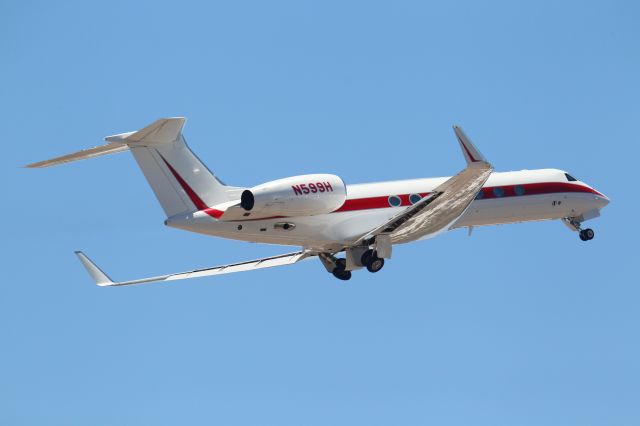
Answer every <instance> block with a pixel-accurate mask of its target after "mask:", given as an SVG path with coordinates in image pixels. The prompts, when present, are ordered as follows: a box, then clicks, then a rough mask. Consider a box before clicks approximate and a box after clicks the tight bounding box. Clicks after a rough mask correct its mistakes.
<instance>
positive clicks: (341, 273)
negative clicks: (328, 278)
mask: <svg viewBox="0 0 640 426" xmlns="http://www.w3.org/2000/svg"><path fill="white" fill-rule="evenodd" d="M346 267H347V261H346V259H336V267H335V268H334V269H333V272H332V274H333V276H334V277H336V278H337V279H339V280H342V281H348V280H350V279H351V271H345V268H346Z"/></svg>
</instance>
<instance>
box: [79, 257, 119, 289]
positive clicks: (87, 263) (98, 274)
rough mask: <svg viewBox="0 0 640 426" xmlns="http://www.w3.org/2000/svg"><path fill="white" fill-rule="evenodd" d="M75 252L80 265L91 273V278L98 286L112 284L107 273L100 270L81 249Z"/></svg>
mask: <svg viewBox="0 0 640 426" xmlns="http://www.w3.org/2000/svg"><path fill="white" fill-rule="evenodd" d="M75 253H76V256H78V259H80V262H82V266H84V267H85V269H86V270H87V272H88V273H89V275H91V278H93V280H94V281H95V282H96V284H97V285H99V286H100V287H105V286H110V285H112V284H113V281H111V278H109V277H108V276H107V274H105V273H104V272H102V270H101V269H100V268H98V266H97V265H96V264H95V263H93V262H92V261H91V259H89V258H88V257H87V255H85V254H84V253H83V252H81V251H76V252H75Z"/></svg>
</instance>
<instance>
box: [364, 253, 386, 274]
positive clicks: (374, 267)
mask: <svg viewBox="0 0 640 426" xmlns="http://www.w3.org/2000/svg"><path fill="white" fill-rule="evenodd" d="M383 266H384V259H381V258H379V257H378V256H374V257H372V258H371V259H370V260H369V263H367V271H369V272H372V273H375V272H378V271H379V270H380V269H382V267H383Z"/></svg>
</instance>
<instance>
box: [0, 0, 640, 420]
mask: <svg viewBox="0 0 640 426" xmlns="http://www.w3.org/2000/svg"><path fill="white" fill-rule="evenodd" d="M133 3H134V2H127V1H109V2H80V1H78V2H17V1H13V2H11V1H9V2H3V3H2V4H0V53H1V54H2V66H1V67H0V78H1V81H2V82H3V84H2V96H1V97H0V113H1V114H2V117H3V120H2V121H3V134H4V137H3V141H4V146H5V149H4V153H3V155H2V156H1V158H0V162H1V165H2V167H0V173H1V177H2V182H4V185H3V189H4V194H5V196H4V199H5V202H4V204H3V208H2V220H0V224H1V225H0V226H1V228H0V229H1V230H2V244H0V250H1V254H2V256H1V257H0V258H1V259H2V266H3V268H2V269H3V279H2V285H1V286H0V339H1V341H2V346H1V351H0V423H2V424H7V425H9V424H11V425H41V424H52V425H57V424H59V425H85V424H94V425H111V424H119V425H140V424H153V425H163V424H194V423H198V424H201V423H208V424H224V425H265V424H277V425H280V426H282V425H326V424H335V425H341V424H345V425H347V424H349V425H351V424H367V425H388V424H402V425H423V424H439V425H468V424H476V425H496V424H510V425H513V424H517V425H540V424H551V425H554V424H557V425H581V426H584V425H601V424H615V425H637V424H638V423H639V422H640V404H638V401H639V400H640V364H639V362H638V359H640V339H638V325H639V321H640V313H639V310H638V298H639V297H640V289H639V288H638V284H637V272H636V271H635V266H636V264H637V262H638V260H639V258H638V251H637V244H636V243H635V240H636V238H637V231H636V229H635V225H636V221H637V219H636V217H635V213H636V212H637V211H638V208H639V207H640V206H639V205H638V201H637V195H636V193H637V189H636V178H635V171H636V170H637V167H638V166H637V158H638V154H639V153H640V152H639V149H638V136H637V126H638V125H637V123H638V117H639V114H640V106H639V104H638V99H639V98H640V90H639V85H638V75H640V51H639V50H638V40H640V27H639V26H638V20H639V18H640V16H639V15H640V14H639V9H638V5H637V3H636V2H630V1H629V2H622V1H611V2H589V1H587V2H578V1H575V2H572V1H568V2H549V1H541V2H528V3H519V2H440V3H430V2H389V3H377V2H328V1H324V2H304V1H299V2H202V3H192V2H142V1H141V2H135V4H133ZM178 115H183V116H186V117H188V119H189V121H188V123H187V126H186V128H185V135H186V138H187V140H188V141H189V143H190V145H191V147H192V148H193V149H194V151H195V152H196V153H197V154H198V155H199V156H200V157H201V158H202V159H203V160H204V161H205V163H206V164H207V165H208V166H209V167H210V168H211V169H212V170H214V171H215V172H216V173H217V174H218V175H219V176H220V177H221V178H222V179H223V180H225V181H227V182H229V183H232V184H234V185H238V186H243V185H246V186H251V185H254V184H258V183H261V182H263V181H266V180H271V179H275V178H279V177H284V176H289V175H295V174H301V173H308V172H326V173H336V174H338V175H340V176H342V177H343V179H344V180H345V181H346V182H348V183H358V182H367V181H376V180H389V179H399V178H414V177H424V176H442V175H449V174H453V173H456V172H457V171H458V170H459V169H460V168H461V167H463V165H464V162H463V159H462V157H461V155H460V152H459V150H458V147H457V146H456V142H455V139H454V136H453V132H452V131H451V125H452V124H454V123H457V124H460V125H462V126H463V127H464V129H465V131H466V132H467V133H468V134H469V136H470V137H471V138H472V139H473V140H474V141H475V143H476V144H477V145H478V146H479V148H480V149H481V150H482V151H483V153H484V154H485V155H486V156H487V157H488V158H489V159H490V160H491V161H492V162H493V164H494V165H495V166H496V168H497V169H498V170H520V169H523V168H529V169H533V168H540V167H558V168H563V169H566V170H568V171H570V172H571V173H572V174H574V175H576V176H578V177H579V178H582V179H583V180H585V181H586V182H587V183H590V184H592V185H593V186H595V187H596V188H597V189H599V190H600V191H602V192H604V193H605V194H607V195H608V196H610V197H611V199H612V200H613V202H612V204H611V205H610V206H609V207H607V209H606V210H605V211H604V214H603V217H601V218H600V219H597V220H596V221H593V223H591V224H590V226H592V227H593V228H594V230H595V231H596V238H595V239H594V240H593V241H591V242H589V243H583V242H581V241H579V239H578V238H577V235H576V234H573V233H571V232H569V231H568V230H567V229H566V228H565V227H564V226H563V225H562V224H560V223H553V222H548V223H530V224H523V225H519V226H515V225H510V226H499V227H492V228H483V229H477V230H476V231H475V232H474V234H473V236H472V237H467V236H466V232H464V231H457V232H452V233H449V234H447V235H444V236H442V237H439V238H438V239H435V240H431V241H424V242H421V243H417V244H412V245H407V246H400V247H397V248H396V249H395V250H394V258H393V259H392V260H391V261H389V262H388V263H387V265H386V266H385V269H384V270H383V271H382V272H380V273H378V274H375V275H373V274H368V273H366V272H361V273H357V274H354V278H353V279H352V280H351V281H350V282H348V283H346V284H345V283H342V282H339V281H337V280H335V279H334V278H333V277H332V276H331V275H330V274H327V273H326V272H324V270H323V268H322V267H321V265H320V263H319V262H307V263H303V264H299V265H295V266H293V267H290V268H279V269H272V270H265V271H259V272H252V273H247V274H238V275H229V276H222V277H213V278H207V279H200V280H194V281H191V282H175V283H172V284H167V285H162V284H160V285H153V286H151V285H150V286H141V287H135V288H116V289H102V288H97V287H95V286H93V285H92V283H91V282H90V280H89V278H88V276H87V275H86V273H85V271H84V270H83V269H82V268H81V266H80V265H79V263H78V262H77V260H76V259H75V257H74V256H73V251H74V250H77V249H83V250H85V251H86V252H87V253H88V254H89V255H91V256H92V257H93V258H94V259H95V260H96V261H97V262H98V263H99V264H100V265H101V266H103V267H104V269H105V270H106V271H107V272H108V273H110V274H111V275H112V276H113V277H115V278H116V279H127V278H136V277H139V276H146V275H151V274H160V273H166V272H175V271H181V270H185V269H191V268H195V267H204V266H209V265H215V264H219V263H226V262H233V261H239V260H244V259H252V258H255V257H259V256H263V255H272V254H277V253H283V252H286V251H288V250H289V249H287V248H280V247H272V246H259V245H254V244H248V243H241V242H234V241H226V240H220V239H214V238H208V237H204V236H199V235H195V234H188V233H185V232H181V231H178V230H174V229H169V228H166V227H164V226H163V225H162V221H163V220H164V217H163V214H162V211H161V209H160V207H159V206H158V204H157V202H156V200H155V198H154V197H153V194H152V192H151V190H150V189H149V188H148V187H147V184H146V182H145V181H144V179H143V177H142V175H141V173H140V171H139V170H138V169H137V167H136V166H135V163H134V161H133V159H132V158H131V157H130V156H129V155H128V154H120V155H116V156H112V157H105V158H101V159H96V160H91V161H85V162H80V163H76V164H72V165H68V166H65V167H59V168H52V169H46V170H27V169H23V168H20V166H22V165H24V164H26V163H29V162H33V161H37V160H41V159H45V158H49V157H52V156H56V155H59V154H64V153H68V152H72V151H75V150H78V149H82V148H86V147H90V146H95V145H98V144H100V143H101V138H102V137H103V136H105V135H110V134H114V133H121V132H125V131H130V130H135V129H138V128H141V127H143V126H145V125H146V124H148V123H150V122H152V121H153V120H155V119H157V118H159V117H165V116H178Z"/></svg>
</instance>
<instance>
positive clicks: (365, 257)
mask: <svg viewBox="0 0 640 426" xmlns="http://www.w3.org/2000/svg"><path fill="white" fill-rule="evenodd" d="M372 257H373V250H367V251H365V252H364V253H362V256H361V257H360V264H361V265H362V266H367V265H368V264H369V262H370V261H371V258H372Z"/></svg>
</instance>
